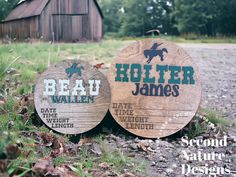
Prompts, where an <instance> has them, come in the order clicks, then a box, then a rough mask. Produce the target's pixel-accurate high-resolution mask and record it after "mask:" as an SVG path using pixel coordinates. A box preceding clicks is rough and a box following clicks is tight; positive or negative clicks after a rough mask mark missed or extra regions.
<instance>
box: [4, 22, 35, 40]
mask: <svg viewBox="0 0 236 177" xmlns="http://www.w3.org/2000/svg"><path fill="white" fill-rule="evenodd" d="M37 25H38V19H37V18H36V17H31V18H27V19H21V20H16V21H9V22H4V23H2V24H1V26H2V28H1V29H2V30H1V31H2V32H1V37H2V38H6V37H8V38H11V39H14V38H16V39H19V40H25V39H27V38H38V37H39V31H38V28H37Z"/></svg>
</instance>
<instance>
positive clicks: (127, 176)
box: [120, 173, 135, 177]
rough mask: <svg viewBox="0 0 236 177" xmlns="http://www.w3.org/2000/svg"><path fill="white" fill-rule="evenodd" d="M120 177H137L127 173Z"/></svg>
mask: <svg viewBox="0 0 236 177" xmlns="http://www.w3.org/2000/svg"><path fill="white" fill-rule="evenodd" d="M120 177H135V175H134V174H132V173H125V174H122V175H121V176H120Z"/></svg>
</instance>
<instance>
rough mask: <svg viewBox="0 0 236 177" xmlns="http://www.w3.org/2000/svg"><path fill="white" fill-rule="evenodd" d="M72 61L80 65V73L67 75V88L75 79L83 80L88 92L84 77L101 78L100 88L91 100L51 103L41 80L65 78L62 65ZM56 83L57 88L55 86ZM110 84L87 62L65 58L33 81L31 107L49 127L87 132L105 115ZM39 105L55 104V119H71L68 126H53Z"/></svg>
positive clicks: (108, 103) (77, 132) (51, 105)
mask: <svg viewBox="0 0 236 177" xmlns="http://www.w3.org/2000/svg"><path fill="white" fill-rule="evenodd" d="M74 62H76V63H78V66H83V68H84V70H82V75H81V76H78V75H77V74H74V75H73V76H72V77H71V78H70V83H71V84H70V86H69V89H70V90H72V88H73V87H74V86H75V80H76V79H77V80H81V79H82V80H83V81H84V83H85V84H84V85H87V87H86V92H87V93H88V94H89V87H88V80H101V85H100V92H99V95H98V96H95V101H94V103H66V104H53V103H52V102H51V98H50V97H49V96H43V92H44V89H45V88H44V82H43V80H44V79H45V78H47V79H55V80H59V79H68V77H67V74H66V72H65V69H66V68H69V67H70V66H71V65H72V64H73V63H74ZM58 89H59V88H58V86H57V90H58ZM110 95H111V93H110V87H109V83H108V81H107V79H106V77H105V76H104V75H103V74H102V73H101V72H100V71H98V70H97V69H96V68H94V67H93V66H92V65H90V64H89V63H87V62H84V61H79V60H65V61H63V62H61V63H58V64H55V65H53V66H51V67H50V68H49V69H48V70H47V71H45V72H44V73H43V74H42V75H41V76H40V78H39V79H38V81H37V85H36V88H35V96H34V99H35V107H36V110H37V112H38V114H39V116H40V117H41V119H42V121H43V122H44V123H45V124H46V125H47V126H48V127H50V128H52V129H54V130H55V131H57V132H60V133H63V134H80V133H84V132H87V131H89V130H91V129H93V128H94V127H96V126H97V125H98V124H99V123H100V122H101V121H102V119H103V118H104V116H105V115H106V113H107V111H108V108H109V106H110V101H111V98H110ZM41 108H56V113H57V119H58V120H65V119H68V120H69V121H68V123H72V124H73V127H72V128H53V127H55V124H54V125H53V124H52V123H49V122H47V120H46V119H45V118H43V114H42V113H41Z"/></svg>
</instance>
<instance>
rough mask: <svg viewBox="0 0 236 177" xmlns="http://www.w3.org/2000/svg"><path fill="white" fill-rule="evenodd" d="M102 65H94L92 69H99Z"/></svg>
mask: <svg viewBox="0 0 236 177" xmlns="http://www.w3.org/2000/svg"><path fill="white" fill-rule="evenodd" d="M102 65H104V63H99V64H96V65H94V66H93V67H94V68H97V69H100V68H101V67H102Z"/></svg>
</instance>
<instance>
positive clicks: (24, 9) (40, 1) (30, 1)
mask: <svg viewBox="0 0 236 177" xmlns="http://www.w3.org/2000/svg"><path fill="white" fill-rule="evenodd" d="M48 1H49V0H26V1H23V2H21V3H19V4H18V5H17V6H16V7H15V8H14V9H13V10H12V11H11V13H10V14H9V15H8V16H7V17H6V18H5V20H4V21H11V20H17V19H21V18H27V17H32V16H38V15H40V14H41V12H42V11H43V9H44V7H45V6H46V5H47V3H48Z"/></svg>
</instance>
